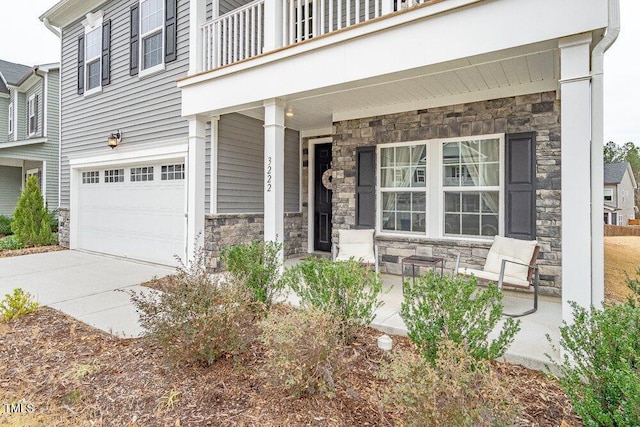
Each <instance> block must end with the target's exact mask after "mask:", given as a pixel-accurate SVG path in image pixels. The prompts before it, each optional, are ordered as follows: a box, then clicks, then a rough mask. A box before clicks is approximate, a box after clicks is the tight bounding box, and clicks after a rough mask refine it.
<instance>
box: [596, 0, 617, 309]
mask: <svg viewBox="0 0 640 427" xmlns="http://www.w3.org/2000/svg"><path fill="white" fill-rule="evenodd" d="M608 3H609V4H608V15H609V19H608V26H607V30H606V33H605V35H604V36H603V37H602V40H600V42H598V44H597V45H596V46H595V47H594V48H593V51H592V52H591V242H592V243H591V261H592V262H591V305H593V306H595V307H598V308H601V307H602V304H603V302H604V219H603V218H604V174H603V171H604V156H603V145H604V104H603V103H604V83H603V82H604V53H605V52H606V51H607V49H609V47H611V45H612V44H613V42H615V41H616V39H617V38H618V34H620V0H609V2H608Z"/></svg>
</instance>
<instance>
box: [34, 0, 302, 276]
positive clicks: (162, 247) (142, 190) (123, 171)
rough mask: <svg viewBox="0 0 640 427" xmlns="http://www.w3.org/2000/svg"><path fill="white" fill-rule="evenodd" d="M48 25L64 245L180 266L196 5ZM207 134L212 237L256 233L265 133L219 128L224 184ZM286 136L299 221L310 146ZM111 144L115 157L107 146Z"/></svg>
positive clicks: (128, 6)
mask: <svg viewBox="0 0 640 427" xmlns="http://www.w3.org/2000/svg"><path fill="white" fill-rule="evenodd" d="M221 3H225V2H224V1H223V2H221ZM221 7H223V8H224V7H227V8H230V9H233V8H235V7H236V5H235V4H232V3H229V4H228V5H226V6H224V5H221ZM209 9H211V6H209ZM45 17H46V19H47V22H48V23H49V24H50V25H54V26H55V27H57V28H60V30H61V37H62V56H61V60H62V62H61V70H62V74H61V75H62V85H61V87H62V97H61V111H62V145H61V150H60V160H61V164H60V167H61V173H60V177H61V192H60V217H61V224H60V239H61V243H62V244H63V245H67V246H70V247H71V248H79V249H85V250H91V251H96V252H103V253H108V254H112V255H117V256H124V257H130V258H134V259H140V260H144V261H150V262H157V263H162V264H171V265H173V264H175V263H176V259H175V256H176V255H177V256H179V257H180V258H183V259H184V258H185V256H187V254H188V250H187V249H188V244H187V239H186V237H185V236H186V231H187V227H188V218H187V215H186V214H187V211H188V203H189V200H188V195H187V184H186V182H187V180H186V174H187V171H188V169H189V166H188V163H189V159H188V153H189V148H188V142H189V122H188V120H187V118H185V117H183V116H182V114H181V97H180V90H179V89H178V88H177V85H176V81H177V80H178V79H180V78H183V77H185V76H186V75H187V71H188V67H189V1H188V0H161V1H152V0H134V1H131V0H110V1H93V2H85V1H76V0H63V1H61V2H59V3H58V4H57V5H56V6H54V7H53V8H52V9H51V10H50V11H49V12H47V13H46V14H45V15H44V16H43V20H44V19H45ZM203 129H204V130H205V135H204V137H203V140H202V142H203V150H205V152H206V153H207V155H206V158H207V161H206V171H205V173H204V174H203V176H202V177H201V178H200V179H201V180H202V183H203V185H206V188H207V192H206V194H207V196H206V198H205V199H204V200H203V201H202V204H203V206H204V207H205V209H206V211H207V212H210V214H209V215H208V219H207V220H208V221H209V224H210V228H209V230H210V232H211V233H220V229H221V227H223V226H224V225H225V224H227V223H229V221H232V222H233V221H238V218H242V220H243V221H248V222H252V223H253V222H254V221H256V222H257V221H258V220H257V218H260V217H261V216H262V211H263V198H262V179H261V173H262V172H261V170H262V162H261V160H260V159H261V152H262V149H261V148H260V146H261V145H260V144H263V142H261V141H262V140H263V124H262V122H261V121H260V120H258V119H256V118H253V117H249V116H246V115H242V114H237V113H233V114H228V115H224V116H222V117H220V119H219V120H218V121H217V122H216V124H215V131H216V132H217V133H218V135H219V139H218V141H217V145H216V147H215V152H216V156H217V159H215V160H213V161H214V162H216V164H219V165H220V167H219V168H217V173H216V174H214V175H215V176H214V175H212V173H211V170H212V168H211V162H212V159H211V155H210V153H211V151H212V147H211V123H210V121H207V123H205V124H204V127H203ZM286 133H287V144H286V152H287V162H286V167H287V176H288V177H290V180H289V184H288V186H287V192H286V204H287V210H288V211H290V212H291V213H292V215H293V216H295V215H299V211H300V203H299V167H300V166H299V165H300V162H299V157H300V155H299V136H298V132H296V131H294V130H287V132H286ZM112 135H117V136H118V138H117V141H118V145H117V147H116V148H112V147H110V146H108V139H109V137H110V136H112ZM204 157H205V156H203V159H204ZM211 212H215V213H216V214H215V215H214V214H212V213H211ZM245 236H246V234H245V233H244V232H239V233H238V234H237V235H236V236H235V237H234V238H235V239H236V240H237V241H240V240H242V239H243V238H244V237H245ZM192 249H193V247H192V246H191V248H190V249H189V251H192Z"/></svg>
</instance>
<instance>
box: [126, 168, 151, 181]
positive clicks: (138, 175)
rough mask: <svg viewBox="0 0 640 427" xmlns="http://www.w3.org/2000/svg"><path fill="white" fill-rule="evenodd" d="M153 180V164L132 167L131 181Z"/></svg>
mask: <svg viewBox="0 0 640 427" xmlns="http://www.w3.org/2000/svg"><path fill="white" fill-rule="evenodd" d="M142 181H153V166H144V167H140V168H131V182H142Z"/></svg>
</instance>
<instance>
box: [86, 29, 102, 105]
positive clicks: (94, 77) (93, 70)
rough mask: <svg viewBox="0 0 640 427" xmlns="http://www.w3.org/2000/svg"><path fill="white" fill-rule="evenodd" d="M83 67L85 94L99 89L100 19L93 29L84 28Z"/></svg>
mask: <svg viewBox="0 0 640 427" xmlns="http://www.w3.org/2000/svg"><path fill="white" fill-rule="evenodd" d="M84 40H85V43H84V51H85V53H84V63H85V65H84V67H85V68H84V69H85V82H84V84H85V92H84V93H85V94H87V93H90V92H96V90H99V89H100V82H101V80H102V78H101V75H100V68H102V67H101V66H100V58H101V54H102V50H101V46H102V19H100V23H99V24H98V23H96V25H95V27H94V28H93V29H90V28H89V27H87V28H85V37H84Z"/></svg>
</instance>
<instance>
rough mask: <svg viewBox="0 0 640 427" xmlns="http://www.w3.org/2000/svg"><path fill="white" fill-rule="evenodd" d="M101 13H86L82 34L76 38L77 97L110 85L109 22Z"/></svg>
mask: <svg viewBox="0 0 640 427" xmlns="http://www.w3.org/2000/svg"><path fill="white" fill-rule="evenodd" d="M103 15H104V14H103V12H102V11H98V12H94V13H88V14H87V17H86V19H85V20H83V21H82V25H83V26H84V33H83V34H82V35H81V36H79V37H78V64H77V73H78V75H77V79H78V81H77V84H78V87H77V89H78V95H85V96H86V95H91V94H94V93H97V92H100V91H102V87H103V86H106V85H108V84H109V83H111V68H110V67H111V64H110V62H111V20H110V19H106V20H105V19H104V18H103Z"/></svg>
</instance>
